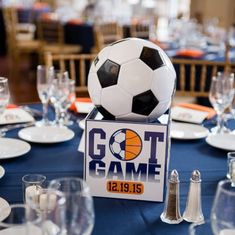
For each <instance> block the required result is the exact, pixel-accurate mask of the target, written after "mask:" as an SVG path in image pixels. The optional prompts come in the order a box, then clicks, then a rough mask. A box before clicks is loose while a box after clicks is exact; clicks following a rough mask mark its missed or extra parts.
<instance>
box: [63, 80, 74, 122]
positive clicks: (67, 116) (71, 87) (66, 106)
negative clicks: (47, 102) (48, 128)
mask: <svg viewBox="0 0 235 235" xmlns="http://www.w3.org/2000/svg"><path fill="white" fill-rule="evenodd" d="M75 99H76V92H75V80H71V79H70V80H69V95H68V97H67V99H66V100H65V101H64V102H63V103H62V105H61V119H60V123H61V124H62V125H65V126H71V125H73V123H74V122H73V121H72V120H70V114H69V112H68V109H69V107H70V106H71V104H72V103H73V102H74V101H75Z"/></svg>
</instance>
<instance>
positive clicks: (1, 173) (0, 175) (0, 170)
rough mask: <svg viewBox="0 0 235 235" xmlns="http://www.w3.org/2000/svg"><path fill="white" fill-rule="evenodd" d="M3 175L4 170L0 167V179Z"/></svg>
mask: <svg viewBox="0 0 235 235" xmlns="http://www.w3.org/2000/svg"><path fill="white" fill-rule="evenodd" d="M4 175H5V169H4V168H3V167H2V166H0V179H1V178H2V177H3V176H4Z"/></svg>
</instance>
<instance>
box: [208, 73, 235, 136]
mask: <svg viewBox="0 0 235 235" xmlns="http://www.w3.org/2000/svg"><path fill="white" fill-rule="evenodd" d="M233 82H234V76H233V74H230V75H227V74H222V73H219V74H218V75H217V76H215V77H213V78H212V81H211V85H210V91H209V100H210V102H211V104H212V106H213V108H214V109H215V111H216V113H217V126H216V127H214V128H212V129H211V132H212V133H214V134H218V133H224V132H228V130H227V129H226V128H225V126H224V118H223V114H224V111H225V109H226V108H228V107H229V106H230V104H231V102H232V99H233Z"/></svg>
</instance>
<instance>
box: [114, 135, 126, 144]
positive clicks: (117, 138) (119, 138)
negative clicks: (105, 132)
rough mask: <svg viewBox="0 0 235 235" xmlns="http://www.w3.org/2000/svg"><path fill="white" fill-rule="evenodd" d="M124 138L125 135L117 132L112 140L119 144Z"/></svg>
mask: <svg viewBox="0 0 235 235" xmlns="http://www.w3.org/2000/svg"><path fill="white" fill-rule="evenodd" d="M125 138H126V135H125V133H123V132H119V133H118V134H117V135H116V136H115V137H114V140H115V141H116V142H117V143H121V142H123V141H124V140H125Z"/></svg>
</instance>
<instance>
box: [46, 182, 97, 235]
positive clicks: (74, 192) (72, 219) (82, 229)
mask: <svg viewBox="0 0 235 235" xmlns="http://www.w3.org/2000/svg"><path fill="white" fill-rule="evenodd" d="M58 185H60V188H59V189H58V190H59V191H61V192H63V194H64V195H65V199H66V206H65V215H64V219H65V230H66V234H69V235H89V234H91V232H92V229H93V226H94V209H93V199H92V197H91V195H90V190H89V187H88V185H87V184H86V183H85V182H84V181H83V180H82V179H79V178H75V177H68V178H60V179H55V180H52V181H51V183H50V186H49V188H54V187H57V186H58Z"/></svg>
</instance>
